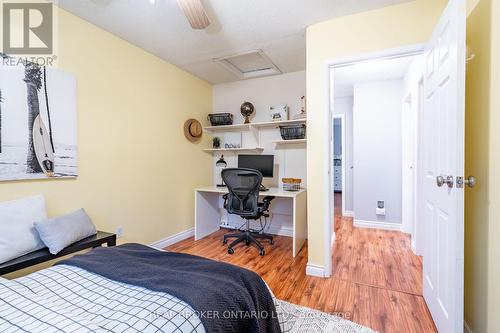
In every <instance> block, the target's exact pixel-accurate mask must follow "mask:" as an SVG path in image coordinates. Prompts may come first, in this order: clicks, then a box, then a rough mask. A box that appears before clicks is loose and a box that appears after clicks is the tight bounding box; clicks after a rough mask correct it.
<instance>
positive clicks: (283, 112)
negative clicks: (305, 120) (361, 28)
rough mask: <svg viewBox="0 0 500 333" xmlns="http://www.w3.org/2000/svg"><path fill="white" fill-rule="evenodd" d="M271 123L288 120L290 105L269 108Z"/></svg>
mask: <svg viewBox="0 0 500 333" xmlns="http://www.w3.org/2000/svg"><path fill="white" fill-rule="evenodd" d="M269 116H270V119H271V121H284V120H288V105H276V106H271V107H270V108H269Z"/></svg>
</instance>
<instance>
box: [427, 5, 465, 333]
mask: <svg viewBox="0 0 500 333" xmlns="http://www.w3.org/2000/svg"><path fill="white" fill-rule="evenodd" d="M465 18H466V15H465V0H450V1H449V3H448V6H447V8H446V10H445V12H444V13H443V16H442V17H441V19H440V21H439V23H438V26H437V27H436V30H435V31H434V33H433V35H432V39H431V41H430V42H429V44H428V45H427V47H426V52H425V57H426V61H425V66H426V68H425V70H424V73H425V74H424V114H423V118H424V119H423V126H422V127H423V133H422V134H423V147H422V149H423V161H422V162H423V170H422V172H424V175H423V179H424V180H423V198H422V200H423V209H424V223H425V235H423V237H425V239H426V240H425V246H424V287H423V288H424V298H425V300H426V302H427V305H428V307H429V310H430V312H431V314H432V317H433V318H434V321H435V323H436V326H437V328H438V330H439V331H440V332H463V276H464V270H463V260H464V254H463V251H464V245H463V244H464V193H463V192H464V190H463V188H457V183H456V178H457V176H463V175H464V113H465ZM438 177H443V178H440V179H439V180H445V181H446V182H445V183H443V184H442V185H441V186H438V184H437V179H438ZM441 183H442V182H441Z"/></svg>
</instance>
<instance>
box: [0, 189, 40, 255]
mask: <svg viewBox="0 0 500 333" xmlns="http://www.w3.org/2000/svg"><path fill="white" fill-rule="evenodd" d="M46 218H47V210H46V209H45V199H44V198H43V196H41V195H38V196H34V197H29V198H24V199H20V200H14V201H7V202H1V203H0V263H4V262H6V261H9V260H12V259H14V258H17V257H20V256H22V255H25V254H28V253H30V252H33V251H36V250H39V249H41V248H44V247H45V245H44V244H43V242H42V241H41V239H40V237H39V236H38V232H36V230H35V227H34V226H33V224H34V222H35V221H39V220H42V219H46Z"/></svg>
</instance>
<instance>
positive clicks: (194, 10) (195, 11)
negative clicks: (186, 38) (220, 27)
mask: <svg viewBox="0 0 500 333" xmlns="http://www.w3.org/2000/svg"><path fill="white" fill-rule="evenodd" d="M177 3H178V4H179V7H180V8H181V10H182V11H183V12H184V15H186V18H187V19H188V21H189V24H190V25H191V28H193V29H197V30H201V29H205V28H206V27H208V26H209V25H210V20H209V19H208V16H207V13H206V12H205V9H204V8H203V4H202V3H201V0H177Z"/></svg>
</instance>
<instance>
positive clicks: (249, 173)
mask: <svg viewBox="0 0 500 333" xmlns="http://www.w3.org/2000/svg"><path fill="white" fill-rule="evenodd" d="M221 175H222V179H223V180H224V183H225V184H226V185H227V189H228V191H229V193H228V194H225V195H224V196H223V198H224V208H225V209H226V210H227V212H228V213H229V214H235V215H239V216H241V217H242V218H244V219H245V220H246V227H245V229H244V230H242V231H241V232H238V233H229V234H226V235H224V241H223V242H224V244H227V239H228V238H234V237H236V240H234V241H233V242H232V243H231V244H230V245H229V246H228V247H227V253H229V254H233V253H234V250H233V247H234V246H235V245H236V244H239V243H241V242H243V241H244V242H245V244H246V245H247V246H248V245H250V244H255V245H256V246H257V248H258V249H259V254H260V255H261V256H263V255H264V254H265V251H264V246H262V244H261V243H260V242H259V239H267V240H270V241H271V244H273V236H271V235H267V234H264V233H260V232H258V231H255V230H252V229H250V220H258V219H260V218H262V217H266V218H267V217H269V214H267V212H269V205H270V204H271V200H273V199H274V197H272V196H266V197H265V198H264V199H263V201H262V202H259V201H258V200H259V188H260V185H261V183H262V174H261V173H260V171H258V170H254V169H244V168H228V169H224V170H222V172H221ZM261 231H262V230H261Z"/></svg>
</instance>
